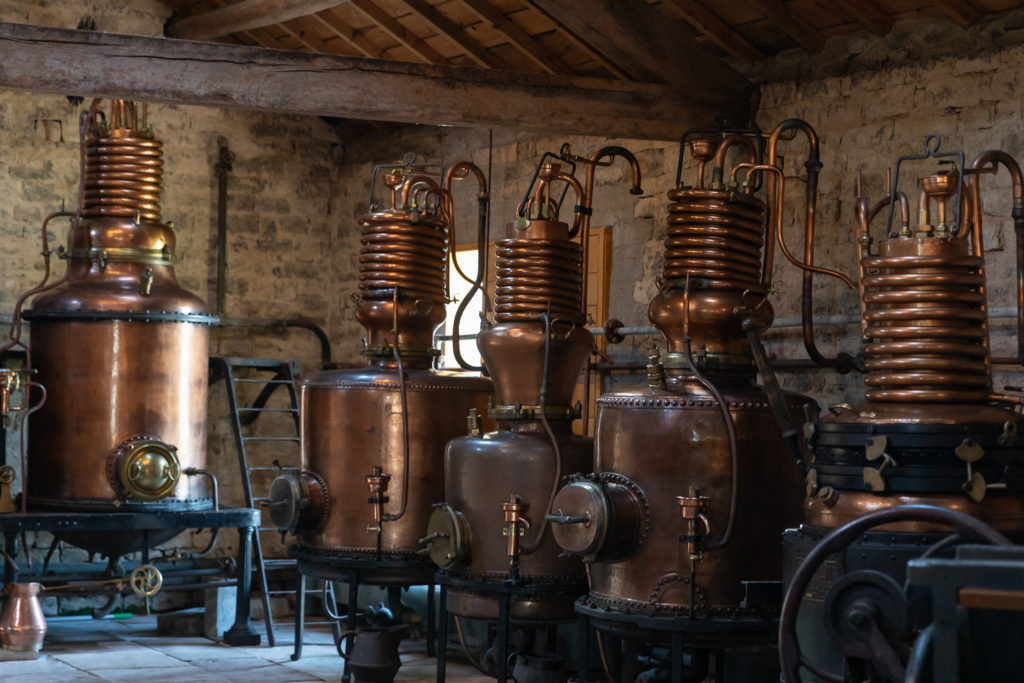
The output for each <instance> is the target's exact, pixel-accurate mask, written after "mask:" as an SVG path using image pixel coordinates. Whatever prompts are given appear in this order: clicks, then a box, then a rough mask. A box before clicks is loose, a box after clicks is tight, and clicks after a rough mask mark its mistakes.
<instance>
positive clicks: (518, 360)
mask: <svg viewBox="0 0 1024 683" xmlns="http://www.w3.org/2000/svg"><path fill="white" fill-rule="evenodd" d="M560 156H561V161H558V160H556V158H554V155H551V154H545V155H544V157H543V158H542V159H541V163H540V165H539V167H538V169H537V172H536V173H535V175H534V179H533V182H531V184H530V188H528V189H527V192H526V197H525V198H524V199H523V202H522V203H521V204H520V206H519V210H518V212H517V213H518V215H517V217H516V219H515V221H514V222H513V223H511V224H509V225H508V227H507V229H506V238H505V239H503V240H499V241H498V242H497V289H496V296H495V313H494V321H495V325H494V326H493V327H491V328H490V329H487V330H485V331H483V332H481V333H480V336H479V337H478V338H477V345H478V347H479V348H480V352H481V355H482V356H483V359H484V364H485V365H486V366H487V369H488V370H489V371H490V373H491V376H492V377H493V380H494V390H495V397H494V404H493V405H492V406H490V408H489V412H488V414H489V416H490V417H491V418H493V419H494V420H496V421H497V423H498V426H497V430H495V431H491V432H486V433H483V432H482V430H481V427H480V416H479V414H478V413H473V414H471V415H470V417H469V434H467V435H465V436H460V437H458V438H456V439H453V440H452V441H451V442H450V443H449V444H448V448H447V450H446V454H445V473H446V484H445V496H444V501H445V503H444V504H443V505H440V506H438V508H437V509H436V510H435V512H434V514H433V515H432V517H431V519H430V523H429V527H428V534H427V536H426V538H425V539H424V542H425V543H426V544H427V548H428V549H429V552H430V557H431V558H432V559H433V560H434V562H436V563H437V565H438V566H440V567H442V568H443V569H446V570H447V572H448V574H449V575H452V576H455V577H461V578H465V579H469V580H472V581H476V582H480V584H481V585H483V586H486V585H487V584H491V585H500V584H501V583H502V582H504V581H512V582H513V583H515V582H520V583H524V582H525V583H529V582H535V583H544V584H547V585H551V586H556V587H557V590H551V591H545V592H544V593H543V594H535V595H532V596H530V597H515V596H513V598H512V600H511V604H510V608H509V616H510V619H511V620H513V621H517V622H537V621H555V620H564V619H572V618H573V601H574V600H575V599H576V597H577V596H578V595H579V593H580V592H581V587H582V581H583V566H582V564H581V563H580V562H579V561H578V560H577V559H575V558H567V557H564V556H560V550H559V548H558V546H557V545H556V543H555V540H554V537H553V536H552V534H551V533H548V531H549V529H550V528H551V527H550V525H549V523H548V520H547V515H548V512H549V511H550V509H551V501H552V499H553V497H554V494H555V492H556V491H557V488H558V485H559V482H560V480H561V477H562V475H563V474H566V473H569V472H575V471H578V470H580V469H581V468H584V467H589V463H590V461H591V458H592V441H591V439H589V438H585V437H580V436H576V435H574V434H573V432H572V422H573V420H575V419H576V418H577V417H578V416H579V410H578V406H576V407H574V406H572V405H571V403H572V396H573V390H574V389H575V386H576V382H577V379H578V376H579V373H580V370H581V368H582V366H583V363H584V362H585V361H586V359H587V357H588V356H589V355H590V353H591V350H592V349H593V345H594V340H593V336H592V335H591V333H590V332H589V331H588V330H587V329H586V327H585V323H586V315H585V313H584V311H585V303H584V292H585V291H586V277H585V273H586V272H587V270H586V244H587V235H588V233H589V226H590V214H591V207H592V200H593V187H594V173H595V170H596V169H597V168H598V167H602V166H608V165H610V164H611V163H612V162H613V161H614V158H615V157H616V156H619V157H622V158H624V159H625V160H626V161H627V162H628V163H629V165H630V168H631V171H632V182H633V187H632V190H631V192H632V193H633V194H639V193H640V192H641V190H640V167H639V165H638V164H637V161H636V159H635V157H634V156H633V155H632V154H631V153H630V152H629V151H628V150H626V149H623V148H621V147H612V146H609V147H604V148H601V149H599V150H598V151H597V152H595V153H594V154H593V155H592V156H591V157H589V158H581V157H576V156H574V155H572V153H571V150H569V149H568V146H564V147H563V149H562V152H561V155H560ZM562 162H568V163H570V164H572V165H573V166H572V167H573V168H575V164H576V163H582V164H585V165H586V178H585V180H584V183H583V184H581V183H580V182H579V180H577V179H576V177H575V176H573V175H572V173H571V172H566V171H563V170H562ZM570 189H571V191H572V192H573V193H574V194H575V196H576V206H575V212H576V215H575V217H574V220H573V224H572V226H571V227H570V226H569V224H568V223H566V222H563V221H560V220H559V218H558V209H559V207H560V205H561V204H562V200H563V199H564V197H565V194H566V192H567V191H568V190H570ZM559 191H561V195H560V196H559V194H558V192H559ZM447 609H448V610H449V611H450V612H451V613H452V614H455V615H457V616H460V617H468V618H476V619H487V620H495V619H497V618H498V616H499V605H498V598H497V597H496V596H495V594H494V593H488V592H487V591H485V590H480V591H471V590H466V589H461V588H455V587H451V588H449V590H448V601H447Z"/></svg>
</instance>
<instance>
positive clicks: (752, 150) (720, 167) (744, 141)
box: [710, 133, 757, 190]
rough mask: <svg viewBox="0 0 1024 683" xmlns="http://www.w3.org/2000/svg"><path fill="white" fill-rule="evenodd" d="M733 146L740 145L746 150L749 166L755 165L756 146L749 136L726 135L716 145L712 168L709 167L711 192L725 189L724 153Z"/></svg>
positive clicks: (738, 134) (740, 134) (739, 134)
mask: <svg viewBox="0 0 1024 683" xmlns="http://www.w3.org/2000/svg"><path fill="white" fill-rule="evenodd" d="M735 145H742V146H743V147H744V148H745V149H746V150H747V161H748V162H749V163H751V164H756V163H757V146H756V145H754V141H753V140H751V139H750V137H749V136H747V135H743V134H742V133H733V134H732V135H728V136H726V137H725V139H723V140H722V141H721V142H720V143H718V150H717V151H716V152H715V160H714V166H712V167H711V185H710V188H711V189H712V190H724V189H725V184H724V180H725V153H726V152H727V151H728V150H729V148H730V147H733V146H735Z"/></svg>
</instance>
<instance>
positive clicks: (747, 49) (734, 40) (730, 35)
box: [662, 0, 764, 62]
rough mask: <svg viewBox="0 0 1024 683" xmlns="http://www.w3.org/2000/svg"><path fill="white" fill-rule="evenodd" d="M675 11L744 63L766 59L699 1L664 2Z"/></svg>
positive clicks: (678, 0) (679, 0) (665, 0)
mask: <svg viewBox="0 0 1024 683" xmlns="http://www.w3.org/2000/svg"><path fill="white" fill-rule="evenodd" d="M662 2H663V3H664V4H665V5H666V6H668V7H669V8H671V9H673V10H675V11H676V12H678V13H679V15H680V16H682V18H683V19H685V20H686V22H687V23H688V24H690V26H693V27H694V28H695V29H697V30H698V31H700V32H701V33H703V34H704V35H706V36H707V37H708V39H709V40H711V42H713V43H714V44H715V45H717V46H718V47H720V48H722V49H723V50H725V51H726V52H728V53H729V54H730V55H732V56H733V57H735V58H736V59H739V60H740V61H744V62H756V61H757V60H759V59H763V58H764V54H762V53H761V51H760V50H758V49H757V48H756V47H754V46H753V45H751V44H750V42H749V41H748V40H747V39H746V38H744V37H743V36H741V35H740V34H739V33H737V32H736V31H734V30H732V29H731V28H730V27H729V25H728V24H726V23H725V22H724V21H722V19H720V18H719V17H718V15H717V14H715V13H714V12H712V11H711V10H710V9H708V8H707V7H705V6H704V5H703V4H701V3H700V2H698V1H697V0H662Z"/></svg>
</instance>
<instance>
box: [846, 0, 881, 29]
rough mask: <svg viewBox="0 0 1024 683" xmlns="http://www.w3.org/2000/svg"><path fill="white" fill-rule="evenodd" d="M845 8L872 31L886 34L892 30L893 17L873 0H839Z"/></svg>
mask: <svg viewBox="0 0 1024 683" xmlns="http://www.w3.org/2000/svg"><path fill="white" fill-rule="evenodd" d="M837 1H838V2H839V4H840V5H842V7H843V9H845V10H846V11H847V12H849V13H850V14H851V15H853V17H854V18H855V19H856V20H857V21H859V22H860V23H861V25H863V26H864V28H866V29H868V30H869V31H871V32H872V33H874V34H876V35H879V36H884V35H886V34H888V33H889V31H891V30H892V25H893V19H892V17H890V16H889V15H888V14H886V13H885V12H883V11H882V10H881V9H879V7H878V5H876V4H875V3H874V2H873V1H872V0H837Z"/></svg>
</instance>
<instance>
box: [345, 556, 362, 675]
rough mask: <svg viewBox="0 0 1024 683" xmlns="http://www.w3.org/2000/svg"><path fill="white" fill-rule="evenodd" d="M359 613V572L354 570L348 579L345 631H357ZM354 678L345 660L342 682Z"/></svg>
mask: <svg viewBox="0 0 1024 683" xmlns="http://www.w3.org/2000/svg"><path fill="white" fill-rule="evenodd" d="M358 612H359V570H358V569H353V570H352V573H351V574H349V577H348V618H347V619H345V630H346V631H355V630H356V619H357V614H358ZM351 678H352V672H351V671H349V670H348V660H347V659H346V660H345V668H344V669H343V670H342V673H341V680H342V681H344V683H348V681H349V680H350V679H351Z"/></svg>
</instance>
